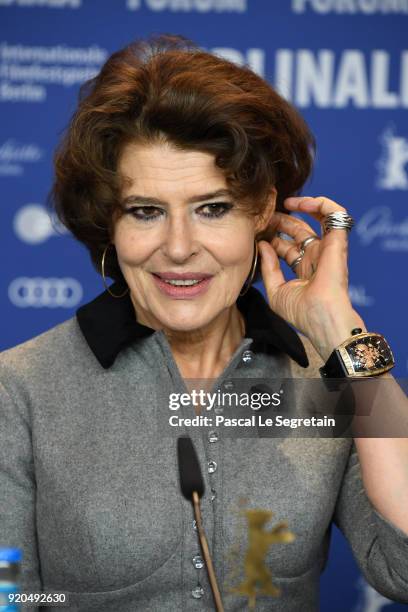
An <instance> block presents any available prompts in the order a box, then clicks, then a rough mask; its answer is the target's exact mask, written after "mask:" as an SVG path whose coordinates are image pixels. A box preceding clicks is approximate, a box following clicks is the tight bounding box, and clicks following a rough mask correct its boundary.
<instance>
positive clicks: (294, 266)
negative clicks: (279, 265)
mask: <svg viewBox="0 0 408 612" xmlns="http://www.w3.org/2000/svg"><path fill="white" fill-rule="evenodd" d="M303 257H304V253H300V255H299V256H298V257H296V259H295V260H294V261H292V263H291V264H289V267H290V268H291V269H292V272H295V271H296V270H295V268H296V266H298V265H299V264H300V262H301V261H302V259H303Z"/></svg>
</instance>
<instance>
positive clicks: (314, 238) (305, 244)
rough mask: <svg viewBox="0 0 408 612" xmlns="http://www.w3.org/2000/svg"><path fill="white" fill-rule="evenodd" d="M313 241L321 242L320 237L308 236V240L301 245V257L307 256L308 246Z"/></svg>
mask: <svg viewBox="0 0 408 612" xmlns="http://www.w3.org/2000/svg"><path fill="white" fill-rule="evenodd" d="M313 240H319V238H318V236H308V237H307V238H305V239H304V240H303V242H302V243H301V245H300V247H299V252H300V254H301V255H304V254H305V251H306V247H307V245H308V244H310V243H311V242H313Z"/></svg>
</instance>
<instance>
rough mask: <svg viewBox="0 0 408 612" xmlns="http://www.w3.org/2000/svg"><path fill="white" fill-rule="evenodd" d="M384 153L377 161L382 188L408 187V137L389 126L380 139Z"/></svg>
mask: <svg viewBox="0 0 408 612" xmlns="http://www.w3.org/2000/svg"><path fill="white" fill-rule="evenodd" d="M380 142H381V145H382V155H381V158H380V160H379V161H378V162H377V167H378V170H379V178H378V182H377V185H378V187H379V188H380V189H408V138H404V137H403V136H398V135H397V134H396V133H395V126H391V127H388V128H387V129H386V130H385V131H384V132H383V134H382V136H381V139H380Z"/></svg>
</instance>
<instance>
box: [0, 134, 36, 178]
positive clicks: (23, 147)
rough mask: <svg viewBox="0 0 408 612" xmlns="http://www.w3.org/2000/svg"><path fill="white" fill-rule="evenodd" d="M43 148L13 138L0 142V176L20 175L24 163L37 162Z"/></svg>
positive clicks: (22, 171)
mask: <svg viewBox="0 0 408 612" xmlns="http://www.w3.org/2000/svg"><path fill="white" fill-rule="evenodd" d="M43 157H44V150H43V149H41V148H40V147H39V146H38V145H36V144H34V143H29V142H18V141H17V140H14V139H13V138H9V140H5V141H4V142H3V143H0V176H21V175H22V174H23V173H24V166H25V164H32V163H35V162H39V161H40V160H41V159H42V158H43Z"/></svg>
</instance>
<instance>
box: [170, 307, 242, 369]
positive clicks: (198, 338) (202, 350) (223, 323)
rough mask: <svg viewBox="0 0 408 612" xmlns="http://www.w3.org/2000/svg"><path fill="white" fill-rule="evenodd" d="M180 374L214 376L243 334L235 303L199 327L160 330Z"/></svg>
mask: <svg viewBox="0 0 408 612" xmlns="http://www.w3.org/2000/svg"><path fill="white" fill-rule="evenodd" d="M163 331H164V333H165V334H166V337H167V339H168V341H169V344H170V346H171V349H172V352H173V355H174V358H175V360H176V363H177V365H178V368H179V370H180V372H181V375H182V376H183V378H216V377H217V376H219V375H220V374H221V372H222V371H223V370H224V369H225V367H226V365H227V364H228V362H229V360H230V358H231V356H232V355H233V353H234V352H235V350H236V349H237V347H238V346H239V345H240V343H241V340H242V338H243V337H244V335H245V323H244V318H243V316H242V314H241V313H240V311H239V310H238V308H237V306H236V304H234V305H233V306H231V307H230V308H229V309H227V310H226V311H224V312H222V313H220V315H219V316H218V317H217V318H216V319H215V320H214V321H211V323H209V324H208V325H207V326H205V327H204V328H201V329H199V330H194V331H189V332H180V331H174V330H166V329H164V330H163Z"/></svg>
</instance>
